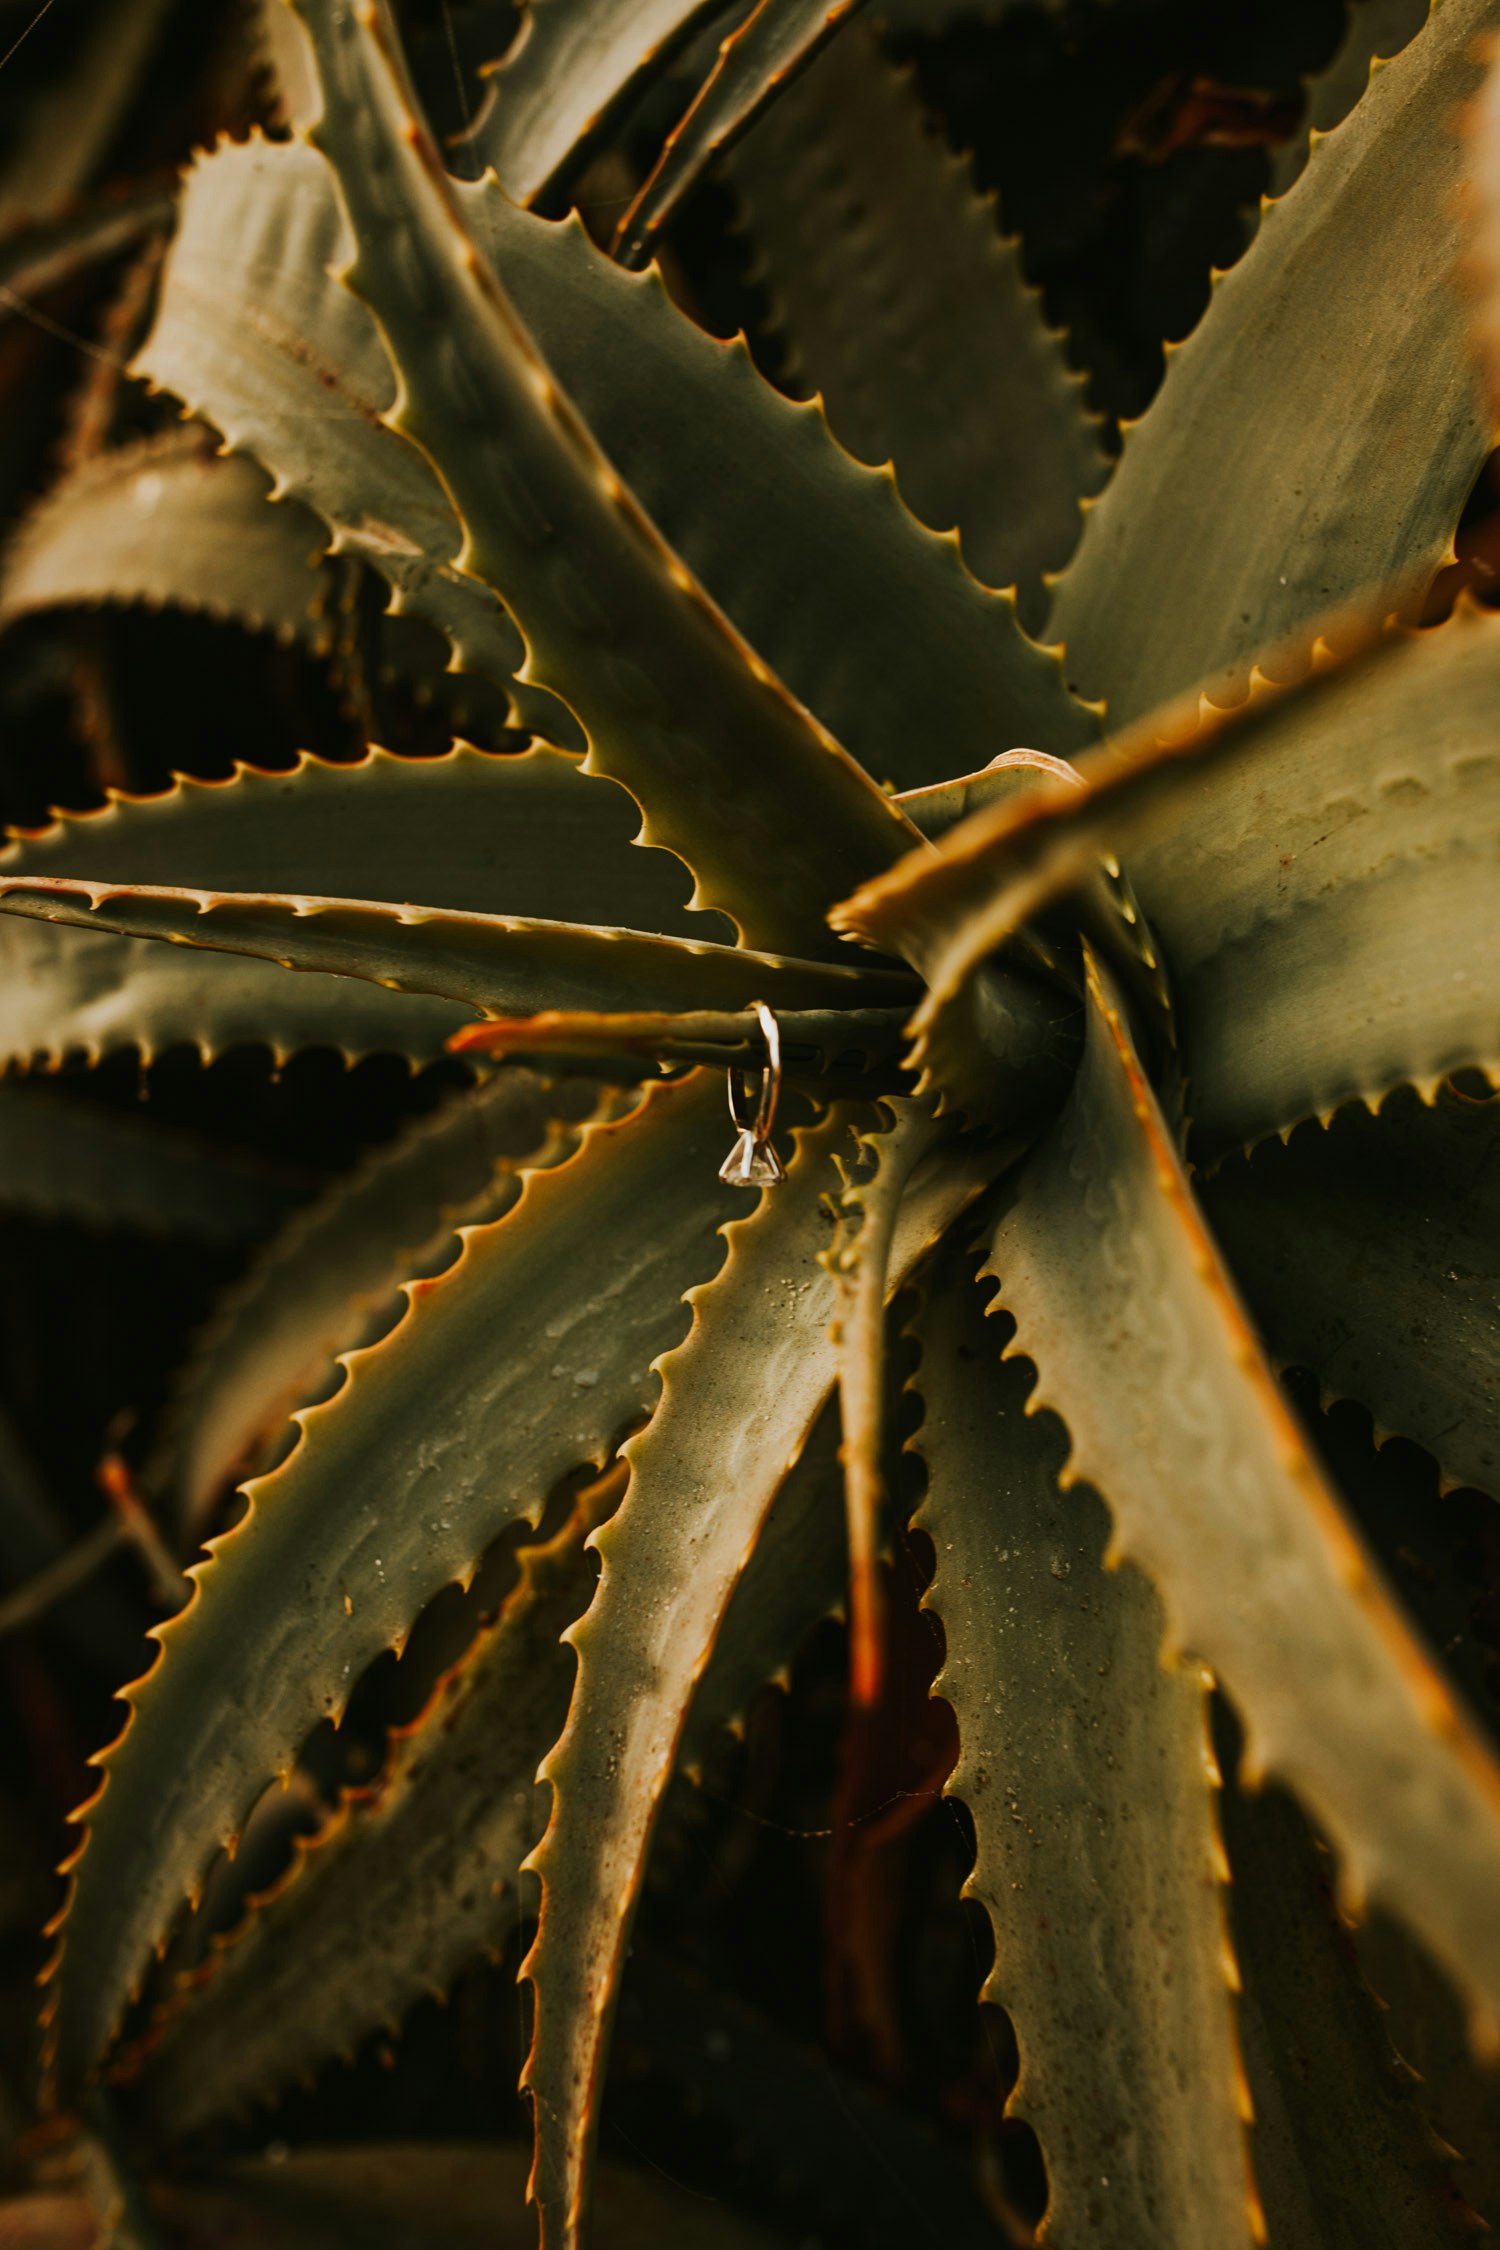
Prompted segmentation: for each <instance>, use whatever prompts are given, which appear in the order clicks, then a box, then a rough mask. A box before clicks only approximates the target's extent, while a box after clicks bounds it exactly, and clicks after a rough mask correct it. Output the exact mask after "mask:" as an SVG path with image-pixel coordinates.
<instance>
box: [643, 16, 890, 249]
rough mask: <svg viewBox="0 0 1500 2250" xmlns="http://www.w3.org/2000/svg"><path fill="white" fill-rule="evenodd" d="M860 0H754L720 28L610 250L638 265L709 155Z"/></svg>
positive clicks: (733, 136) (729, 140)
mask: <svg viewBox="0 0 1500 2250" xmlns="http://www.w3.org/2000/svg"><path fill="white" fill-rule="evenodd" d="M863 4H864V0H758V5H756V6H755V7H753V8H751V10H750V12H749V13H748V15H746V17H745V18H744V20H743V22H741V23H739V24H738V25H736V26H735V28H734V29H733V30H732V31H730V32H728V33H726V35H725V37H724V40H723V42H722V44H721V45H720V48H719V57H718V61H717V62H716V63H715V64H714V67H713V69H712V71H711V72H710V73H709V76H708V78H707V80H706V82H705V83H704V85H703V86H702V87H700V89H699V91H698V93H697V95H696V96H695V97H694V100H693V102H692V104H691V106H690V107H689V109H688V111H687V113H686V115H685V116H684V117H682V118H681V119H679V121H678V123H677V124H676V125H675V126H674V127H673V129H672V131H671V133H670V134H669V135H668V137H667V143H666V146H665V148H664V149H663V150H662V152H661V155H660V156H659V157H658V158H657V160H656V164H655V166H654V167H653V169H652V171H651V172H650V174H649V175H648V177H647V179H646V181H645V184H644V185H643V186H642V188H641V190H640V193H639V194H638V195H637V196H636V198H635V201H634V202H633V203H632V204H631V206H630V209H629V210H628V211H627V212H626V214H625V216H624V218H623V219H622V220H621V221H620V226H619V231H618V232H617V234H616V236H615V255H616V256H617V257H618V258H620V259H622V260H623V262H624V263H625V264H626V265H643V264H644V263H645V261H646V259H647V258H648V257H649V255H650V253H651V247H652V245H653V243H654V242H655V240H656V238H657V236H658V235H659V234H660V232H661V230H662V228H663V227H664V226H665V225H666V223H667V221H668V220H669V219H670V218H671V216H672V213H673V212H674V211H675V210H676V209H677V206H678V205H679V203H681V201H682V199H683V197H684V196H686V195H689V194H691V192H692V190H693V188H694V187H696V185H697V183H698V181H699V180H700V179H701V178H702V177H703V174H704V173H705V172H706V171H707V169H708V167H709V165H710V164H712V162H713V160H714V158H715V157H716V156H719V155H721V154H722V153H723V151H724V150H725V149H727V148H729V147H731V146H732V145H733V143H734V142H735V141H736V140H737V139H738V138H739V136H740V134H741V133H743V132H744V131H745V130H746V128H747V127H748V126H749V125H751V124H752V123H753V122H754V120H755V118H756V117H757V116H758V115H759V113H760V111H761V110H762V109H763V108H764V107H765V106H766V104H767V103H768V102H770V101H773V100H774V99H775V97H776V96H777V95H778V94H779V93H780V92H781V89H782V87H783V86H785V85H786V84H787V83H788V81H789V80H790V79H792V78H794V77H795V76H796V75H797V73H798V72H799V71H802V70H805V69H806V68H807V66H808V64H809V63H810V62H811V61H812V59H813V57H814V55H816V54H817V53H818V51H819V49H820V48H821V47H823V46H824V45H825V44H826V43H827V41H828V40H829V39H831V38H832V36H833V34H834V33H835V32H836V31H837V30H838V29H839V27H840V26H841V25H842V24H843V23H844V22H846V21H847V19H848V18H849V17H850V16H852V15H853V14H854V13H855V12H856V10H857V9H859V8H860V7H861V6H863Z"/></svg>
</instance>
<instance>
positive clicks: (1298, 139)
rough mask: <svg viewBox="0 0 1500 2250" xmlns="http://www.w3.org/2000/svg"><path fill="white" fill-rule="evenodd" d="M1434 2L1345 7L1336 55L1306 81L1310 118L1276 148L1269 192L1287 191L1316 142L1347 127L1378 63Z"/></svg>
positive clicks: (1378, 0)
mask: <svg viewBox="0 0 1500 2250" xmlns="http://www.w3.org/2000/svg"><path fill="white" fill-rule="evenodd" d="M1428 13H1429V0H1357V4H1356V5H1354V6H1352V7H1346V8H1345V14H1346V16H1347V18H1348V21H1347V22H1346V24H1345V26H1344V36H1343V38H1342V39H1341V40H1340V41H1339V44H1338V47H1337V49H1336V50H1335V52H1334V54H1333V57H1332V59H1331V60H1330V61H1329V62H1328V63H1327V64H1326V65H1325V66H1324V68H1323V69H1322V70H1320V71H1319V72H1318V73H1317V75H1316V76H1315V77H1313V78H1312V79H1310V80H1309V81H1308V84H1307V111H1306V121H1305V123H1304V124H1303V127H1302V130H1301V131H1300V132H1299V133H1297V134H1296V135H1295V136H1294V138H1293V139H1291V140H1289V141H1283V142H1282V144H1281V146H1280V147H1279V148H1274V149H1272V151H1271V161H1270V183H1269V184H1270V193H1271V195H1272V196H1279V195H1285V194H1286V191H1287V189H1288V188H1289V187H1290V186H1291V185H1292V183H1293V182H1294V181H1295V180H1296V178H1297V176H1298V174H1299V173H1300V172H1301V171H1302V168H1303V166H1304V165H1305V164H1306V162H1307V159H1308V154H1309V151H1310V150H1311V148H1312V146H1313V143H1314V142H1315V141H1318V140H1321V139H1322V137H1323V135H1324V134H1325V133H1331V132H1332V131H1333V129H1334V127H1335V126H1336V125H1342V124H1343V122H1344V119H1345V118H1346V117H1347V116H1348V114H1349V112H1350V110H1351V109H1353V108H1354V106H1355V104H1356V102H1358V101H1360V100H1361V99H1362V98H1363V96H1364V93H1365V91H1366V89H1367V87H1368V86H1369V83H1370V77H1371V73H1372V72H1373V70H1374V67H1375V65H1376V63H1377V62H1388V61H1389V60H1390V58H1391V57H1392V55H1397V54H1399V53H1400V52H1401V49H1402V48H1403V47H1404V46H1406V44H1407V43H1408V41H1409V40H1412V39H1415V37H1416V35H1417V33H1418V32H1419V31H1420V30H1421V29H1422V27H1423V25H1424V24H1425V23H1426V21H1427V17H1428Z"/></svg>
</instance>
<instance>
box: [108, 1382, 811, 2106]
mask: <svg viewBox="0 0 1500 2250" xmlns="http://www.w3.org/2000/svg"><path fill="white" fill-rule="evenodd" d="M836 1438H837V1429H836V1423H835V1421H834V1418H833V1417H831V1416H829V1415H826V1414H825V1416H824V1418H823V1421H822V1422H821V1423H820V1424H819V1426H818V1429H817V1430H816V1431H815V1432H814V1436H813V1438H812V1440H810V1441H809V1444H808V1447H807V1449H806V1451H805V1453H804V1454H803V1455H802V1456H801V1458H800V1459H799V1460H798V1462H797V1464H796V1466H795V1467H794V1468H793V1470H792V1472H791V1474H790V1475H789V1476H788V1478H787V1480H786V1482H785V1484H784V1485H783V1487H782V1489H781V1491H780V1493H779V1494H778V1495H777V1498H776V1502H775V1505H774V1506H773V1508H772V1510H771V1513H770V1515H769V1517H768V1518H767V1521H766V1526H765V1529H764V1531H763V1533H762V1535H761V1539H760V1542H759V1544H758V1545H757V1547H756V1550H755V1554H754V1555H753V1557H752V1558H751V1561H750V1563H749V1565H748V1567H747V1569H746V1572H745V1575H744V1578H743V1579H742V1580H741V1582H740V1586H739V1588H738V1590H737V1592H736V1596H735V1599H734V1600H733V1601H732V1602H731V1604H730V1609H729V1614H728V1616H727V1618H726V1620H725V1624H724V1630H723V1633H722V1635H721V1637H720V1639H719V1642H718V1645H717V1647H716V1648H715V1650H714V1653H713V1657H712V1659H711V1661H710V1663H709V1666H708V1670H707V1672H706V1674H705V1676H704V1678H703V1680H702V1681H701V1683H700V1685H699V1688H698V1692H697V1694H696V1696H695V1698H694V1703H693V1711H692V1716H691V1720H690V1722H689V1727H688V1731H687V1735H686V1738H685V1740H684V1744H683V1752H682V1756H683V1762H685V1763H688V1764H692V1763H694V1762H695V1761H696V1759H697V1757H698V1755H699V1754H700V1752H701V1751H702V1750H703V1749H704V1748H706V1746H707V1743H708V1740H709V1738H710V1736H711V1735H712V1732H713V1730H714V1729H715V1728H716V1727H718V1726H721V1725H724V1724H726V1723H729V1722H732V1721H734V1720H736V1719H737V1718H738V1717H739V1716H740V1715H741V1713H742V1712H743V1710H744V1707H745V1705H746V1703H747V1702H748V1700H749V1698H750V1696H751V1695H752V1694H753V1693H754V1692H755V1690H756V1689H757V1688H758V1687H760V1686H761V1684H762V1683H763V1682H764V1681H765V1680H767V1679H768V1678H770V1677H771V1676H772V1675H773V1674H774V1673H776V1672H777V1671H778V1670H780V1669H781V1667H783V1666H784V1665H786V1664H788V1663H789V1662H790V1661H791V1659H792V1657H793V1656H794V1655H795V1654H796V1652H797V1649H798V1646H799V1645H800V1643H801V1641H802V1639H803V1638H804V1637H805V1635H806V1633H807V1632H808V1631H809V1630H810V1629H811V1627H812V1626H813V1625H814V1624H815V1623H816V1622H817V1620H818V1619H819V1618H820V1617H821V1616H823V1615H825V1614H826V1613H827V1611H828V1610H829V1609H830V1608H831V1607H832V1606H834V1604H835V1603H836V1602H837V1599H838V1594H839V1580H840V1566H841V1563H842V1553H843V1542H842V1539H841V1537H840V1526H839V1511H838V1494H837V1461H836ZM619 1491H620V1480H619V1477H618V1475H617V1474H616V1473H615V1472H613V1471H607V1472H606V1474H605V1477H604V1478H603V1479H602V1480H600V1482H599V1483H598V1484H597V1485H596V1486H595V1487H594V1488H592V1489H591V1490H589V1491H587V1492H585V1493H583V1494H580V1496H579V1499H578V1501H577V1503H576V1505H575V1507H574V1509H573V1512H572V1514H571V1515H570V1517H569V1518H568V1521H567V1522H566V1523H565V1524H564V1525H563V1527H562V1529H561V1530H560V1531H558V1532H557V1534H556V1535H555V1537H553V1538H552V1539H550V1540H548V1541H547V1542H546V1544H545V1545H537V1546H531V1547H526V1548H523V1549H522V1551H521V1554H520V1556H519V1563H520V1577H519V1581H518V1583H517V1586H516V1588H515V1590H514V1592H513V1593H512V1594H511V1595H510V1597H509V1598H508V1600H507V1601H506V1603H505V1605H504V1607H503V1608H502V1610H501V1612H500V1615H499V1617H498V1618H497V1619H496V1621H495V1623H494V1624H493V1625H492V1626H489V1627H487V1628H486V1629H485V1630H484V1631H483V1632H482V1633H481V1635H480V1636H479V1638H478V1640H477V1641H476V1642H475V1644H474V1646H473V1647H472V1648H471V1649H470V1650H469V1651H468V1653H467V1655H466V1656H465V1657H464V1658H463V1659H462V1661H461V1662H460V1663H459V1664H458V1665H456V1666H455V1667H454V1669H453V1671H452V1672H451V1673H450V1674H449V1675H448V1677H447V1678H446V1679H445V1680H444V1681H443V1682H442V1683H441V1685H440V1686H439V1688H438V1689H437V1691H436V1692H435V1693H434V1695H433V1696H432V1698H431V1700H430V1701H429V1703H428V1706H427V1708H426V1710H425V1711H424V1712H423V1713H422V1715H421V1717H420V1718H419V1719H418V1720H417V1721H415V1722H414V1723H413V1724H412V1725H411V1726H410V1727H407V1728H404V1729H401V1730H399V1731H398V1733H397V1734H396V1735H395V1737H394V1738H393V1741H392V1748H391V1755H390V1759H389V1762H388V1764H387V1768H386V1772H385V1774H384V1776H383V1777H382V1779H381V1780H380V1781H379V1782H378V1783H377V1784H375V1785H374V1786H373V1787H372V1788H368V1789H363V1790H354V1791H350V1792H349V1793H348V1794H347V1795H346V1798H345V1801H344V1803H343V1805H342V1806H341V1807H340V1809H339V1811H338V1812H337V1813H336V1814H335V1815H334V1816H333V1818H332V1820H331V1821H330V1822H329V1824H328V1825H327V1826H326V1827H325V1828H324V1829H323V1830H322V1831H321V1832H320V1833H319V1834H318V1835H317V1836H315V1837H314V1838H312V1839H311V1840H310V1841H309V1842H308V1843H307V1844H305V1845H303V1846H300V1847H299V1852H298V1858H297V1861H296V1863H295V1866H294V1867H293V1869H292V1870H291V1871H289V1873H288V1875H287V1876H286V1878H285V1879H284V1880H283V1881H282V1882H281V1883H279V1884H278V1885H277V1886H276V1887H275V1889H274V1890H273V1891H272V1892H271V1893H270V1894H269V1895H268V1896H266V1897H265V1898H262V1899H259V1900H257V1901H255V1902H253V1912H252V1913H251V1915H250V1916H249V1918H248V1919H247V1921H246V1922H245V1924H244V1926H243V1928H242V1929H241V1930H239V1931H237V1932H235V1933H233V1934H232V1935H231V1936H230V1937H229V1938H228V1939H226V1940H224V1941H222V1942H221V1945H220V1948H219V1956H218V1959H217V1961H216V1962H215V1963H214V1964H213V1965H212V1966H211V1967H210V1969H209V1970H208V1971H207V1972H205V1974H204V1975H203V1976H202V1977H199V1978H195V1979H193V1980H192V1984H193V1987H194V1989H192V1990H190V1991H185V1992H184V1993H183V1994H182V1996H181V1999H180V2000H179V2002H178V2003H176V2004H175V2005H174V2006H171V2007H169V2009H168V2011H167V2018H166V2022H165V2025H164V2027H163V2030H162V2033H161V2035H160V2037H159V2039H158V2040H157V2041H155V2042H154V2043H153V2045H152V2047H151V2050H150V2052H149V2054H148V2057H147V2060H146V2066H145V2069H144V2072H143V2074H142V2082H141V2086H140V2096H141V2099H142V2100H143V2102H144V2103H145V2105H146V2106H147V2108H148V2110H149V2111H150V2113H151V2115H152V2116H153V2117H154V2118H156V2119H157V2120H159V2123H160V2127H161V2130H162V2131H163V2132H164V2133H165V2134H166V2135H168V2136H169V2137H170V2138H172V2139H174V2140H175V2139H180V2138H182V2137H183V2136H185V2135H188V2134H191V2133H193V2132H195V2131H197V2130H198V2129H199V2128H200V2127H201V2126H202V2125H204V2124H208V2123H211V2122H213V2121H214V2120H215V2119H217V2118H219V2117H222V2116H225V2115H227V2114H230V2113H232V2112H233V2111H236V2110H242V2109H243V2108H245V2107H246V2106H247V2105H248V2104H250V2103H252V2102H254V2101H257V2100H262V2099H265V2098H267V2097H269V2096H271V2095H273V2094H275V2093H276V2092H277V2091H278V2090H279V2089H281V2088H282V2087H284V2086H285V2085H287V2084H289V2083H290V2082H291V2081H292V2080H294V2079H295V2078H296V2077H298V2076H300V2075H302V2074H304V2073H305V2072H306V2071H307V2070H308V2069H309V2068H311V2067H312V2066H314V2065H316V2064H317V2063H319V2062H321V2061H322V2060H323V2059H324V2058H325V2057H326V2056H328V2055H331V2054H335V2053H338V2052H340V2051H344V2052H347V2051H348V2050H349V2049H350V2048H352V2046H353V2044H354V2042H355V2041H356V2040H357V2039H359V2038H361V2037H362V2036H363V2035H364V2034H365V2033H366V2032H367V2031H370V2030H373V2029H374V2028H375V2027H376V2026H378V2025H382V2024H383V2025H386V2026H387V2027H388V2028H389V2029H391V2030H392V2031H394V2030H395V2029H396V2028H397V2027H398V2025H399V2023H400V2020H401V2019H402V2017H403V2016H404V2015H405V2014H406V2012H407V2010H408V2009H409V2008H410V2006H411V2004H412V2003H413V2002H414V2001H415V2000H417V1999H419V1998H421V1997H423V1996H425V1995H427V1994H429V1993H437V1994H439V1995H445V1994H446V1993H447V1992H448V1990H449V1989H450V1986H451V1984H452V1980H453V1978H454V1976H455V1975H456V1974H457V1973H458V1971H459V1970H461V1969H463V1968H464V1967H466V1966H467V1965H468V1963H469V1962H470V1961H471V1960H472V1959H475V1958H477V1957H478V1956H479V1955H480V1954H481V1953H483V1952H485V1951H491V1952H497V1953H498V1951H499V1950H500V1949H501V1947H502V1945H503V1943H504V1941H505V1939H506V1937H507V1936H508V1934H509V1932H510V1931H511V1929H512V1928H513V1927H514V1925H515V1922H516V1920H517V1918H518V1915H519V1914H520V1913H522V1912H523V1911H524V1910H525V1908H526V1905H527V1903H528V1894H529V1892H530V1890H531V1888H532V1886H531V1885H529V1884H527V1883H523V1882H522V1881H521V1878H520V1866H521V1862H522V1860H523V1858H524V1857H525V1855H526V1853H527V1852H528V1851H529V1850H530V1849H531V1847H532V1846H533V1845H534V1844H535V1843H536V1842H537V1840H538V1838H539V1837H540V1835H541V1832H542V1829H543V1826H544V1824H545V1818H546V1795H545V1792H544V1791H543V1789H542V1788H541V1786H540V1785H539V1784H538V1783H537V1782H536V1780H535V1775H536V1769H537V1766H538V1764H539V1762H540V1761H541V1759H542V1757H543V1756H544V1755H545V1753H546V1752H547V1751H548V1750H549V1749H550V1748H551V1747H552V1745H553V1743H554V1742H556V1740H557V1738H558V1736H559V1735H560V1734H561V1732H562V1728H563V1723H564V1721H565V1719H566V1718H567V1713H568V1701H569V1698H570V1696H571V1694H572V1690H573V1677H574V1669H575V1667H574V1662H573V1657H572V1655H571V1653H570V1651H569V1650H567V1649H566V1648H564V1647H563V1646H562V1645H561V1640H560V1636H561V1634H562V1632H563V1629H564V1628H565V1627H566V1626H569V1625H572V1624H574V1623H575V1622H576V1621H577V1619H578V1618H579V1617H580V1616H581V1615H582V1614H583V1612H584V1610H585V1609H587V1607H588V1603H589V1597H590V1595H591V1594H592V1592H593V1589H594V1580H595V1575H596V1573H595V1568H594V1564H593V1562H592V1560H591V1559H590V1557H589V1556H587V1555H586V1554H585V1553H584V1545H583V1543H584V1538H585V1535H586V1533H587V1532H588V1531H589V1530H590V1529H591V1528H592V1527H593V1525H594V1524H596V1523H599V1522H602V1521H603V1520H604V1519H605V1518H606V1517H607V1516H608V1514H609V1512H610V1509H611V1508H612V1507H613V1506H614V1504H615V1502H616V1500H617V1499H618V1497H619Z"/></svg>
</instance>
